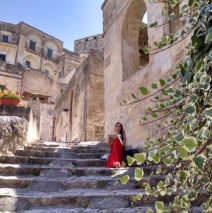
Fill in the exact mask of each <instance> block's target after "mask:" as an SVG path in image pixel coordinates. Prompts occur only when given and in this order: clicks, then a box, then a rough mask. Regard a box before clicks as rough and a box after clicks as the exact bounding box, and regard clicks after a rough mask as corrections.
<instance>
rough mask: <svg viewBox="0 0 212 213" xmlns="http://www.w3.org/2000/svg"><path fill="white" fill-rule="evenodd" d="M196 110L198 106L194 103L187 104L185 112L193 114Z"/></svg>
mask: <svg viewBox="0 0 212 213" xmlns="http://www.w3.org/2000/svg"><path fill="white" fill-rule="evenodd" d="M195 111H196V108H195V106H194V105H190V106H187V107H186V108H185V109H184V110H183V112H184V113H186V114H193V113H194V112H195Z"/></svg>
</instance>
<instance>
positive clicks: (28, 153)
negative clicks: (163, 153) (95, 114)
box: [0, 142, 170, 213]
mask: <svg viewBox="0 0 212 213" xmlns="http://www.w3.org/2000/svg"><path fill="white" fill-rule="evenodd" d="M107 152H109V148H108V146H106V145H105V144H98V143H94V142H84V143H79V144H70V143H54V142H45V143H41V142H40V143H35V144H33V145H31V146H26V147H25V148H24V150H17V151H16V155H15V156H2V157H0V212H2V213H4V212H5V213H6V212H24V213H66V212H67V213H78V212H82V213H138V212H140V213H144V212H146V211H147V210H148V209H149V208H150V207H154V201H155V198H152V197H151V198H150V197H147V196H146V195H145V194H144V193H143V192H142V190H140V189H136V188H135V187H134V186H131V185H132V183H133V182H134V180H133V179H132V180H131V181H130V183H129V184H128V185H127V187H126V186H125V185H121V184H118V185H117V186H115V185H114V182H115V180H117V179H118V178H119V177H120V176H123V175H125V174H129V175H131V176H133V172H134V169H133V168H122V169H108V168H105V167H104V166H105V163H106V162H105V160H101V158H100V157H101V155H102V154H103V153H107ZM154 169H155V167H154V166H148V167H144V171H145V173H146V174H150V173H151V171H152V170H154ZM153 184H154V183H153ZM138 193H143V198H142V199H141V200H140V201H136V202H133V203H132V200H133V196H134V195H137V194H138ZM161 199H162V200H163V201H164V202H165V203H168V201H169V199H170V197H163V198H161Z"/></svg>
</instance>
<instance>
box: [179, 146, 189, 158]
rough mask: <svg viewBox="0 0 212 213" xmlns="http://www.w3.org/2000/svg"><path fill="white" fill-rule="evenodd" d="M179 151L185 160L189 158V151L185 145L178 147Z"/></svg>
mask: <svg viewBox="0 0 212 213" xmlns="http://www.w3.org/2000/svg"><path fill="white" fill-rule="evenodd" d="M178 151H179V153H180V156H181V158H182V159H183V160H185V159H187V158H188V151H187V149H186V148H185V147H183V146H180V147H178Z"/></svg>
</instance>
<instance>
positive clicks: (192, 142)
mask: <svg viewBox="0 0 212 213" xmlns="http://www.w3.org/2000/svg"><path fill="white" fill-rule="evenodd" d="M182 144H184V145H185V147H186V148H187V149H188V151H191V152H192V151H194V150H195V149H196V147H197V141H196V138H195V137H187V138H184V139H183V141H182Z"/></svg>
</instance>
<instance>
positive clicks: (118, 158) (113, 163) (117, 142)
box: [105, 122, 126, 168]
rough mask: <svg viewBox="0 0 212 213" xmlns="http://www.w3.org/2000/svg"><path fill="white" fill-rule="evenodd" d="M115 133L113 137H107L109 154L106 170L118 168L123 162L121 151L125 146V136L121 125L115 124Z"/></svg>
mask: <svg viewBox="0 0 212 213" xmlns="http://www.w3.org/2000/svg"><path fill="white" fill-rule="evenodd" d="M115 132H116V136H115V137H113V136H111V135H109V138H108V143H109V145H110V148H111V153H110V156H109V158H108V161H107V164H106V166H105V167H107V168H111V167H115V168H120V167H121V163H122V161H124V157H123V150H124V148H125V144H126V135H125V132H124V129H123V125H122V124H121V123H120V122H117V123H116V125H115Z"/></svg>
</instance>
